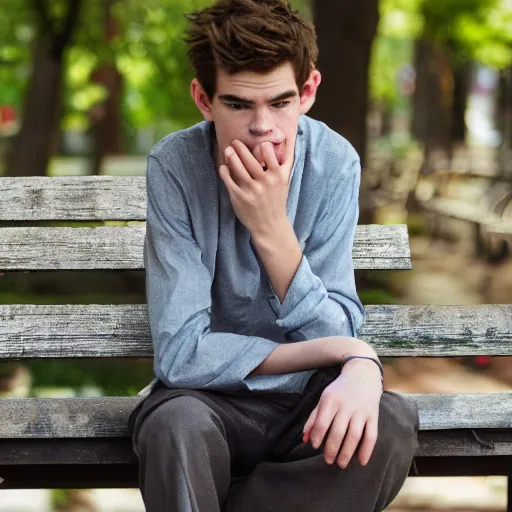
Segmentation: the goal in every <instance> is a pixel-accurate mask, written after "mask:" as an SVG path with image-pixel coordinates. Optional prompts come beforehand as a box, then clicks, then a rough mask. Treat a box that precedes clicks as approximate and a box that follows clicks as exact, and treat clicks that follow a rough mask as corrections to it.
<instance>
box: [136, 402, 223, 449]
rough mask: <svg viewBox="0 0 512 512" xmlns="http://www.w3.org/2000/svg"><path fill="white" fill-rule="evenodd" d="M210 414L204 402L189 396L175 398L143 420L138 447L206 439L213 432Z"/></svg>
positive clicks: (213, 422) (211, 415)
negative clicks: (199, 437)
mask: <svg viewBox="0 0 512 512" xmlns="http://www.w3.org/2000/svg"><path fill="white" fill-rule="evenodd" d="M218 430H219V428H218V422H216V421H215V419H214V412H213V411H212V410H211V409H210V408H209V407H208V405H206V404H205V403H204V402H202V401H201V400H199V399H198V398H195V397H192V396H178V397H176V398H173V399H171V400H168V401H167V402H165V403H163V404H162V405H160V406H159V407H158V408H157V409H155V410H154V411H153V412H151V414H150V415H149V416H148V417H147V418H146V419H145V420H144V424H143V425H142V428H141V431H140V436H139V445H144V444H146V445H147V444H155V443H157V444H159V445H160V446H162V447H164V445H169V444H172V443H175V442H179V443H181V444H186V443H187V439H191V440H193V439H195V440H196V441H197V439H198V436H203V437H204V436H207V435H208V433H210V432H213V431H216V432H217V434H218Z"/></svg>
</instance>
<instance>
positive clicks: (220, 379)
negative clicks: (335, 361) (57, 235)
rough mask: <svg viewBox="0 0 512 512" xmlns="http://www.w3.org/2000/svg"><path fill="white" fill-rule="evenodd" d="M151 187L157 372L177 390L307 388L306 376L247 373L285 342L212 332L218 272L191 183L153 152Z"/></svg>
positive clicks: (149, 260)
mask: <svg viewBox="0 0 512 512" xmlns="http://www.w3.org/2000/svg"><path fill="white" fill-rule="evenodd" d="M177 165H178V164H177ZM146 187H147V222H146V236H145V242H144V263H145V268H146V298H147V306H148V316H149V325H150V330H151V337H152V340H153V346H154V372H155V375H156V377H157V378H159V379H160V380H162V381H163V382H164V383H165V384H166V385H167V386H169V387H172V388H201V389H210V390H231V391H246V390H268V391H284V392H290V391H293V390H294V385H295V386H296V387H297V388H299V387H300V385H301V381H302V378H301V376H300V374H284V375H273V376H266V375H265V376H253V377H247V375H248V374H249V373H251V372H252V371H253V370H254V369H255V368H256V367H257V366H259V365H260V364H261V363H262V362H263V361H264V360H265V359H266V358H267V357H268V356H269V354H270V353H271V352H272V351H273V350H274V349H275V348H276V347H277V346H279V343H277V342H275V341H272V340H268V339H265V338H261V337H257V336H245V335H239V334H235V333H228V332H211V330H210V311H211V285H212V281H213V277H214V276H213V275H211V272H210V271H209V270H208V268H207V267H206V266H205V264H204V263H203V262H202V260H201V249H200V247H199V246H198V244H197V243H196V241H195V239H194V236H193V230H192V222H191V219H190V213H189V209H188V206H187V202H186V198H185V194H184V192H183V189H182V187H181V186H180V183H179V181H178V180H177V179H176V177H175V176H173V174H172V173H171V172H169V171H168V169H164V168H163V166H162V165H161V164H160V162H159V160H158V159H157V158H156V157H154V156H152V155H150V156H149V157H148V165H147V173H146ZM262 377H263V378H262ZM264 377H268V378H264ZM269 377H272V378H269Z"/></svg>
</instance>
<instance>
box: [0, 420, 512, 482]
mask: <svg viewBox="0 0 512 512" xmlns="http://www.w3.org/2000/svg"><path fill="white" fill-rule="evenodd" d="M477 435H478V438H479V439H481V440H483V441H484V442H489V443H492V448H488V447H486V446H482V444H480V443H479V442H478V440H477V439H476V437H475V436H474V434H473V433H472V432H471V430H462V429H459V430H422V431H420V432H419V436H418V438H419V448H418V450H417V452H416V457H420V458H422V460H421V462H422V463H421V469H420V472H419V475H420V476H427V474H428V473H427V474H426V473H425V470H424V467H425V463H426V462H428V466H429V467H430V468H431V471H430V474H431V475H436V476H439V475H443V474H446V475H453V474H457V475H463V474H468V475H490V474H492V475H496V474H503V475H508V474H509V471H510V467H511V461H510V460H509V461H508V463H504V462H505V461H504V459H505V457H506V458H507V459H511V455H512V433H511V431H510V430H485V429H478V430H477ZM504 456H505V457H504ZM447 457H463V459H462V460H460V462H458V464H457V466H458V467H457V470H456V473H454V472H453V466H454V464H453V459H447ZM436 458H437V459H439V458H441V460H440V464H442V466H441V467H437V468H435V472H432V469H434V466H435V465H436ZM416 462H420V461H419V460H417V461H416ZM447 462H451V464H447ZM475 462H476V464H475ZM137 463H138V460H137V457H136V455H135V453H134V452H133V449H132V446H131V441H130V439H129V438H127V437H119V438H112V437H110V438H108V437H107V438H94V439H91V438H86V439H84V438H82V439H3V440H2V451H1V453H0V464H1V477H0V478H3V477H5V480H6V481H5V482H0V489H3V488H4V487H7V488H10V487H12V486H13V480H14V481H19V482H20V483H22V484H23V487H24V488H27V487H26V486H27V484H28V485H31V483H32V476H33V474H32V473H30V469H31V466H32V467H33V466H39V467H42V468H44V469H46V473H45V474H43V475H41V476H42V477H43V478H42V481H41V483H42V484H43V485H35V487H40V488H41V487H47V486H48V483H49V482H48V478H47V475H48V473H50V474H51V470H52V469H53V470H57V471H58V472H59V473H60V477H59V481H60V482H62V481H66V478H68V477H72V478H74V477H75V475H77V473H78V474H79V475H80V476H79V477H78V478H76V480H74V485H60V486H58V485H57V487H60V488H70V487H71V488H77V487H83V485H82V484H83V482H84V477H85V473H86V470H87V467H88V466H89V468H91V470H92V471H93V472H96V475H92V481H93V482H94V485H86V487H120V485H114V486H112V485H108V484H107V485H105V482H106V481H107V482H108V480H109V478H110V479H115V478H116V477H118V476H119V475H122V473H120V472H119V470H120V469H122V468H123V467H125V466H128V465H130V466H132V467H133V469H134V475H133V476H134V478H133V481H132V486H135V487H136V484H137V479H136V475H137ZM471 463H472V464H471ZM71 464H72V465H73V471H71V473H70V472H69V469H66V468H69V465H71ZM48 465H50V466H48ZM75 465H78V466H75ZM92 465H94V466H95V467H94V468H92V467H91V466H92ZM45 466H46V467H45ZM471 466H472V467H471ZM490 466H492V468H493V470H494V471H492V472H491V471H490ZM16 467H17V468H18V469H19V470H20V471H19V474H18V472H15V474H14V475H13V474H12V473H13V472H12V471H10V469H11V468H16ZM102 467H103V468H105V467H110V472H112V471H114V472H113V473H112V474H110V475H109V474H108V473H107V474H106V475H105V474H103V475H101V476H99V477H98V470H99V469H100V468H102ZM418 467H420V464H418ZM450 467H451V469H450ZM59 468H60V471H59ZM63 470H64V471H67V474H64V472H63ZM496 470H498V471H497V472H496ZM445 472H446V473H445ZM15 475H16V476H15ZM29 475H30V476H29ZM45 476H46V478H45ZM95 476H96V477H97V478H95ZM105 476H108V478H105ZM125 476H126V475H125ZM63 477H64V478H63ZM88 478H89V479H91V475H90V474H89V476H88ZM120 480H121V481H122V477H121V478H120Z"/></svg>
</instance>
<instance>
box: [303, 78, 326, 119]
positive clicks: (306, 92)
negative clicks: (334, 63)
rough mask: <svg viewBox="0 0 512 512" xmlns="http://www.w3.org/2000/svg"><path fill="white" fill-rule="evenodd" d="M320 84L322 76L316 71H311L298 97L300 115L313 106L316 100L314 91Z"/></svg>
mask: <svg viewBox="0 0 512 512" xmlns="http://www.w3.org/2000/svg"><path fill="white" fill-rule="evenodd" d="M321 82H322V75H321V74H320V71H318V69H314V70H313V71H311V74H310V75H309V78H308V79H307V80H306V82H305V83H304V87H303V88H302V93H301V95H300V113H301V114H305V113H306V112H308V111H309V109H310V108H311V107H312V106H313V104H314V103H315V99H316V91H317V89H318V86H319V85H320V83H321Z"/></svg>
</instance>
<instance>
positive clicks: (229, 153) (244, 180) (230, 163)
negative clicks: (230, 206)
mask: <svg viewBox="0 0 512 512" xmlns="http://www.w3.org/2000/svg"><path fill="white" fill-rule="evenodd" d="M224 158H225V160H226V164H227V167H228V170H229V172H230V174H231V176H232V178H233V181H234V182H235V183H236V184H237V185H238V186H239V187H243V185H244V184H245V185H246V186H247V185H249V184H250V183H251V182H252V178H251V175H250V174H249V173H248V172H247V171H246V167H245V166H244V164H243V163H242V160H241V159H240V157H239V156H238V154H237V152H236V151H235V150H234V149H233V148H232V147H231V146H228V147H227V148H226V149H225V151H224ZM219 171H220V169H219Z"/></svg>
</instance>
